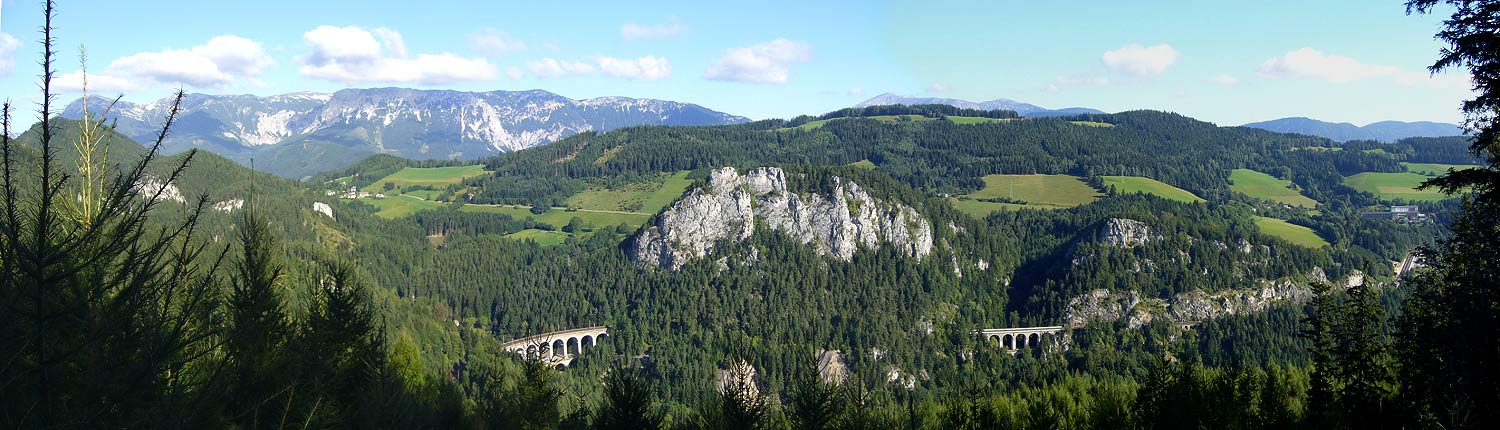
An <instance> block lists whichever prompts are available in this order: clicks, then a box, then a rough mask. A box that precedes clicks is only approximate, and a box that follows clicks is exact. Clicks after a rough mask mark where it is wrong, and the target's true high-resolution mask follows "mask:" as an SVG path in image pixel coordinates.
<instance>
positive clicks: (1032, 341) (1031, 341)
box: [1026, 333, 1042, 346]
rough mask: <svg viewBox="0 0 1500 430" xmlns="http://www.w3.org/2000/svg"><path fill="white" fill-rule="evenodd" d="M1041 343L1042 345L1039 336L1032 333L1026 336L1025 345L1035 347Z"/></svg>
mask: <svg viewBox="0 0 1500 430" xmlns="http://www.w3.org/2000/svg"><path fill="white" fill-rule="evenodd" d="M1041 343H1042V336H1041V335H1039V334H1036V333H1032V334H1031V335H1030V336H1027V339H1026V344H1028V345H1033V346H1036V345H1041Z"/></svg>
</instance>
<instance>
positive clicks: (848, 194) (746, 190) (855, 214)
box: [630, 167, 932, 270]
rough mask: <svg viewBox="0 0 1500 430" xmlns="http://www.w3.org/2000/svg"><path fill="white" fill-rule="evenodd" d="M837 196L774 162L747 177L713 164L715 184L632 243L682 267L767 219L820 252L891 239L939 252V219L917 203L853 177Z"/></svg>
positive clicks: (634, 250)
mask: <svg viewBox="0 0 1500 430" xmlns="http://www.w3.org/2000/svg"><path fill="white" fill-rule="evenodd" d="M833 182H834V186H833V193H832V194H830V195H826V196H825V195H815V194H808V195H800V194H797V193H794V192H791V191H789V190H787V185H786V173H785V172H783V171H782V170H781V169H778V168H774V167H762V168H758V169H754V170H751V171H749V172H748V173H746V174H745V175H744V176H741V175H740V174H739V173H738V172H737V171H736V170H735V169H734V168H732V167H725V168H721V169H718V170H715V171H713V173H711V174H710V175H709V178H708V186H706V187H702V188H699V189H696V190H693V191H692V193H690V194H688V196H687V197H684V198H683V199H682V200H680V201H678V202H677V203H676V204H674V205H672V207H670V208H667V209H666V210H665V211H663V212H662V213H661V215H660V216H659V217H658V218H657V221H656V223H655V224H653V225H648V226H647V227H646V228H643V229H641V232H640V233H638V234H637V235H636V236H635V238H634V239H632V242H631V244H630V257H631V259H632V260H634V261H635V262H636V263H637V264H639V265H642V266H660V267H667V268H671V269H672V270H677V269H679V268H681V267H682V265H683V264H686V263H687V262H688V261H690V260H692V259H695V258H702V257H703V256H705V255H708V253H709V252H710V251H712V250H713V248H714V246H715V245H717V244H719V243H723V242H728V243H731V244H736V243H741V242H744V241H745V240H746V239H749V238H750V235H751V234H752V233H754V231H755V225H756V223H764V224H765V225H766V226H767V227H769V228H770V229H771V230H772V231H776V232H780V233H782V234H786V235H788V236H790V237H792V238H793V239H795V240H797V241H798V242H800V243H802V244H805V245H808V246H810V247H812V248H813V249H814V250H816V251H817V252H818V253H819V254H821V255H831V256H833V257H835V258H838V259H840V260H844V261H848V260H850V259H852V258H853V257H854V253H855V251H857V250H858V249H859V248H861V247H864V248H870V249H873V248H875V247H878V246H880V245H881V244H886V245H889V246H893V247H896V249H897V250H898V251H900V252H901V253H902V254H905V255H907V256H909V257H916V258H923V257H926V256H927V255H928V254H931V253H932V224H931V222H929V221H928V220H927V219H926V218H923V217H922V216H921V215H920V214H918V213H917V211H916V210H915V209H912V208H911V207H910V206H906V205H903V204H899V203H893V202H884V201H881V200H878V199H875V198H873V197H871V196H870V194H869V193H867V192H865V190H864V189H863V188H860V186H859V185H858V184H855V183H854V182H850V181H845V180H842V179H841V178H834V179H833Z"/></svg>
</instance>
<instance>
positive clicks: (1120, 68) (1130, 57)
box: [1100, 43, 1180, 76]
mask: <svg viewBox="0 0 1500 430" xmlns="http://www.w3.org/2000/svg"><path fill="white" fill-rule="evenodd" d="M1179 56H1180V54H1179V53H1178V52H1177V48H1173V47H1172V45H1168V44H1165V43H1163V44H1160V45H1154V46H1141V44H1139V43H1132V44H1129V45H1125V46H1121V47H1119V48H1118V49H1115V50H1112V51H1107V52H1105V53H1104V55H1103V56H1102V57H1100V61H1103V62H1104V67H1105V68H1108V69H1109V70H1110V71H1111V72H1115V73H1122V74H1126V75H1131V76H1156V75H1160V74H1161V73H1162V72H1163V71H1166V70H1167V67H1168V66H1171V65H1172V63H1176V62H1177V58H1178V57H1179Z"/></svg>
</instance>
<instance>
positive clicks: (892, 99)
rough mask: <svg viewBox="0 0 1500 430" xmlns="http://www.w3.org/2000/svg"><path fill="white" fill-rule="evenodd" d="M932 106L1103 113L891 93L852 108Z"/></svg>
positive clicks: (1053, 113) (1027, 113) (1047, 113)
mask: <svg viewBox="0 0 1500 430" xmlns="http://www.w3.org/2000/svg"><path fill="white" fill-rule="evenodd" d="M934 104H936V105H949V106H953V107H957V108H962V109H979V110H1010V111H1015V112H1016V113H1017V114H1020V115H1021V116H1029V117H1041V116H1061V115H1078V114H1089V113H1104V111H1100V110H1098V109H1090V108H1083V107H1070V108H1062V109H1047V108H1044V107H1041V106H1037V105H1034V104H1031V103H1022V102H1018V101H1015V100H1010V99H994V100H990V101H985V102H971V101H968V100H962V99H947V98H936V97H907V96H903V95H898V94H892V93H885V94H881V95H878V96H875V97H873V98H871V99H869V100H865V101H863V102H860V103H859V104H857V105H854V107H868V106H880V105H934Z"/></svg>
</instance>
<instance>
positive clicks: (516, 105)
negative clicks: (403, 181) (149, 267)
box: [62, 88, 749, 177]
mask: <svg viewBox="0 0 1500 430" xmlns="http://www.w3.org/2000/svg"><path fill="white" fill-rule="evenodd" d="M108 103H109V100H106V99H103V98H97V97H95V98H93V99H91V100H89V101H88V109H89V110H90V111H93V112H95V113H99V112H101V111H102V110H103V109H104V107H105V106H107V105H108ZM170 105H171V99H161V100H156V101H153V102H150V103H145V104H137V103H130V102H124V101H121V102H119V103H117V104H116V105H115V106H114V108H113V110H112V111H110V112H109V115H108V116H107V118H108V119H110V120H113V121H116V124H117V127H118V128H117V130H118V131H119V132H120V133H121V134H124V135H126V136H129V137H130V138H132V139H135V140H139V141H142V142H150V141H153V140H154V138H155V132H156V129H157V127H159V126H160V124H161V121H162V119H164V118H165V117H166V112H167V109H168V108H170ZM83 112H84V101H83V99H79V100H77V101H74V102H73V103H70V104H69V105H68V106H67V107H66V108H65V109H64V110H63V112H62V116H63V117H66V118H79V117H81V116H82V115H83ZM747 121H749V119H747V118H744V117H740V116H735V115H729V114H726V113H722V112H718V111H714V110H711V109H708V108H704V107H702V106H698V105H695V104H690V103H680V102H674V101H665V100H653V99H636V98H627V97H600V98H592V99H584V100H574V99H570V98H567V97H563V96H560V95H557V94H553V93H550V92H547V91H542V90H529V91H488V92H463V91H446V90H416V89H406V88H372V89H346V90H340V91H337V92H334V93H332V94H324V93H291V94H282V95H275V96H268V97H259V96H253V95H207V94H188V95H187V96H185V97H184V98H183V101H182V106H181V110H180V112H179V114H178V117H177V122H176V124H175V125H174V127H173V129H172V134H171V135H170V136H169V137H168V139H167V140H166V142H164V150H165V152H167V153H176V152H182V151H186V150H189V149H193V148H200V149H206V150H209V151H212V152H214V153H217V154H220V155H223V156H225V157H228V158H230V159H232V160H235V161H239V162H241V163H244V162H247V161H248V160H250V159H254V160H255V161H256V163H255V164H256V167H257V168H258V169H262V170H264V171H268V172H272V173H276V174H278V175H282V176H287V177H303V176H307V175H311V174H314V173H317V172H322V171H326V170H330V169H336V168H340V167H344V166H347V165H350V164H353V163H355V162H358V161H359V160H361V159H363V158H365V157H368V156H370V155H373V154H391V155H396V156H400V157H404V158H410V159H418V160H421V159H473V158H479V157H483V156H487V155H494V154H497V153H502V152H510V151H515V150H519V149H524V148H529V147H532V146H537V145H541V144H545V143H549V142H552V141H555V140H558V139H561V138H564V137H567V136H570V135H573V134H577V133H581V132H585V131H609V130H613V129H616V128H621V127H629V126H635V125H720V124H735V123H742V122H747Z"/></svg>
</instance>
